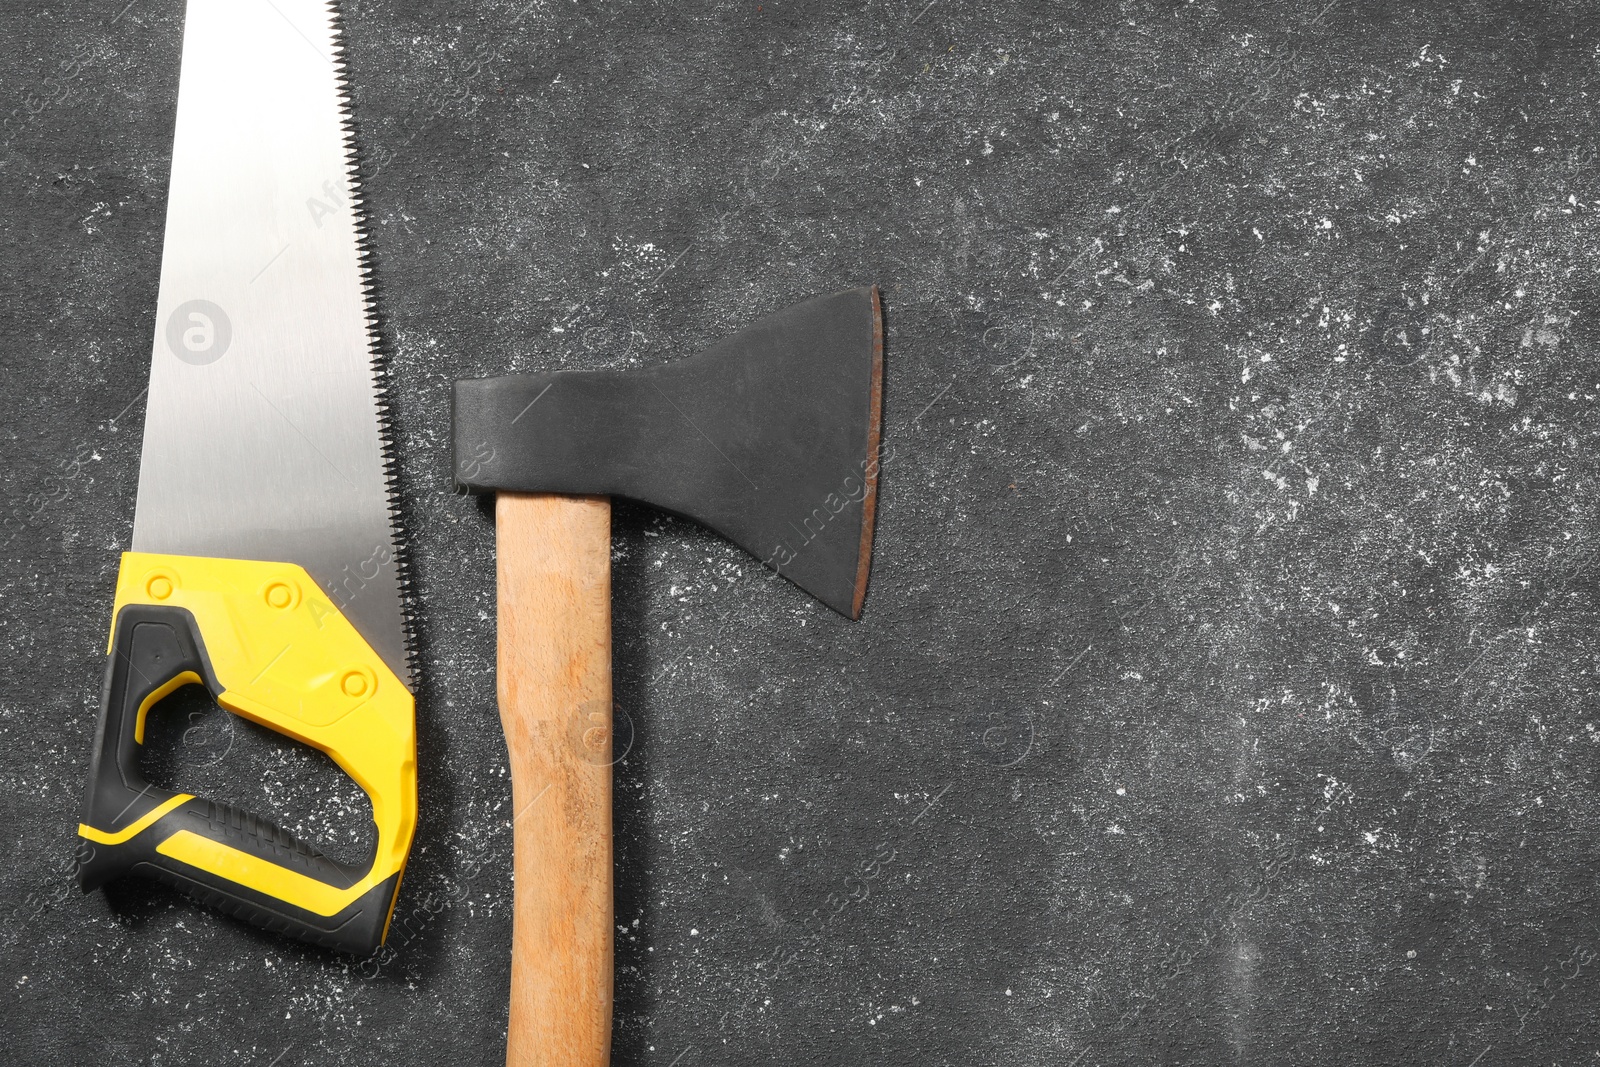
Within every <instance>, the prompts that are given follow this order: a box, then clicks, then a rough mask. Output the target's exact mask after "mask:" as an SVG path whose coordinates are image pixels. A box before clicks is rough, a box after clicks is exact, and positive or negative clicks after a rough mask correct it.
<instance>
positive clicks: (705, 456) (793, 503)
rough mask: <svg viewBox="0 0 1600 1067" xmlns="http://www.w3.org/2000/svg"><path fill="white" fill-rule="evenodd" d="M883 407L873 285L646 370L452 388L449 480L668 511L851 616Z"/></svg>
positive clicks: (865, 546) (862, 579)
mask: <svg viewBox="0 0 1600 1067" xmlns="http://www.w3.org/2000/svg"><path fill="white" fill-rule="evenodd" d="M882 407H883V314H882V310H881V308H880V306H879V303H878V290H877V287H876V286H871V287H867V288H863V289H851V290H848V291H846V292H842V293H834V294H832V295H829V296H819V297H816V298H814V299H811V300H807V301H805V302H804V303H800V304H796V305H794V306H793V307H789V308H786V309H784V310H783V311H780V312H778V313H777V314H775V315H769V316H767V317H766V318H764V319H762V320H761V321H759V322H757V323H756V324H755V325H753V326H749V327H747V328H746V329H744V330H741V331H739V332H738V333H736V334H734V335H733V336H732V337H730V338H728V339H727V340H725V341H723V342H721V343H720V344H718V345H716V346H715V347H713V348H712V349H710V350H709V351H707V352H703V353H701V354H700V355H698V356H693V357H691V358H689V359H683V360H678V361H676V362H673V363H666V364H663V365H661V366H657V367H650V368H646V369H642V370H628V371H617V370H602V371H555V372H552V373H547V374H508V375H503V376H501V377H496V378H473V379H467V380H463V381H458V382H456V387H455V404H454V421H455V434H454V436H455V458H456V463H455V481H456V485H457V487H458V488H461V489H464V490H467V491H469V492H499V491H506V492H518V493H570V494H574V495H582V496H591V495H592V496H620V497H627V498H628V499H631V500H638V501H642V502H644V503H647V504H652V505H654V506H656V507H659V508H664V509H666V510H667V511H672V512H676V513H677V514H679V515H683V516H686V517H688V518H691V519H694V520H696V521H697V522H700V523H703V524H704V525H706V526H709V527H711V529H713V530H716V531H717V532H718V533H720V534H722V535H723V536H724V537H727V538H728V539H729V540H731V541H733V542H734V543H735V544H737V545H740V546H741V547H743V548H745V549H746V550H748V551H749V552H751V553H752V554H754V555H755V556H756V557H757V558H758V559H760V560H761V561H762V562H763V563H765V564H767V565H768V566H769V567H772V568H773V569H774V570H776V571H777V572H778V573H779V574H781V575H783V576H784V577H785V578H788V579H789V580H790V581H791V582H793V583H794V584H795V585H798V586H799V587H800V588H801V589H804V590H805V591H806V592H808V593H810V594H811V595H812V596H815V597H816V598H817V599H818V600H821V601H822V602H823V603H824V604H826V605H828V606H829V607H830V608H833V609H834V610H835V611H838V612H840V613H841V614H843V615H846V616H848V617H850V618H852V619H854V618H858V617H859V616H860V614H861V601H862V598H863V597H864V596H865V595H866V590H867V570H868V565H869V563H870V561H871V558H872V524H873V512H874V509H875V506H876V503H877V492H878V442H879V430H880V422H879V418H880V412H881V410H882Z"/></svg>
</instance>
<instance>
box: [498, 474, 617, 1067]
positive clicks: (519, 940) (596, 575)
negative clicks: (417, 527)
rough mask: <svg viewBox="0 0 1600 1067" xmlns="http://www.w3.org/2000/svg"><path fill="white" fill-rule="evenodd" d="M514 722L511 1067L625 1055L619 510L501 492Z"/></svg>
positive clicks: (599, 1061) (508, 715) (595, 1064)
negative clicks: (615, 823) (614, 777)
mask: <svg viewBox="0 0 1600 1067" xmlns="http://www.w3.org/2000/svg"><path fill="white" fill-rule="evenodd" d="M495 540H496V549H497V553H498V557H499V566H498V570H499V696H500V722H501V724H502V725H503V726H504V727H505V732H506V748H507V749H508V750H509V751H510V755H511V796H512V801H513V806H514V811H515V821H514V829H513V833H514V837H515V841H516V896H515V903H514V905H513V917H512V928H511V1024H510V1030H509V1033H508V1035H507V1041H506V1063H507V1065H508V1067H535V1065H537V1067H604V1065H605V1064H606V1063H607V1061H608V1060H609V1058H610V1053H611V968H612V955H611V947H612V901H611V502H610V501H609V500H608V499H607V498H605V497H572V496H550V495H545V494H528V493H501V494H500V495H499V496H498V497H497V498H496V501H495Z"/></svg>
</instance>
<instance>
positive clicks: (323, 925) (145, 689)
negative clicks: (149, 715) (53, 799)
mask: <svg viewBox="0 0 1600 1067" xmlns="http://www.w3.org/2000/svg"><path fill="white" fill-rule="evenodd" d="M185 672H188V673H192V674H193V675H195V676H197V677H198V678H200V680H201V682H202V683H203V684H204V685H205V687H206V688H207V690H209V691H210V693H211V694H212V696H213V697H215V696H216V695H217V694H218V693H220V692H221V686H220V685H218V683H217V680H216V676H215V675H214V674H213V673H212V669H211V664H210V661H209V660H208V659H207V658H206V652H205V645H204V642H203V641H202V640H201V637H200V631H199V627H198V626H197V625H196V624H195V620H194V616H193V615H191V614H190V613H189V612H188V611H186V610H185V609H183V608H178V607H161V606H155V605H144V604H130V605H128V606H126V607H124V608H123V609H122V610H121V611H120V612H118V614H117V619H116V623H115V628H114V630H113V635H112V641H111V654H110V657H109V662H108V664H107V666H106V680H105V687H104V689H103V690H102V692H101V698H100V723H99V727H98V729H97V730H96V732H95V742H94V754H93V757H92V761H91V763H90V766H89V791H88V796H87V797H86V798H85V800H84V808H83V822H84V823H85V824H87V825H88V826H89V827H91V828H93V829H94V830H95V831H98V832H99V833H100V834H102V835H108V836H115V835H118V834H119V833H121V832H122V831H124V830H125V829H126V828H128V827H131V826H133V825H134V824H136V823H138V822H139V821H140V820H141V819H143V818H145V817H146V816H148V815H149V814H150V813H151V812H153V811H155V810H156V809H158V808H160V807H162V806H163V805H165V804H167V803H169V802H170V801H172V800H173V799H174V798H175V797H178V796H181V795H182V794H178V793H173V792H171V791H170V790H166V789H162V788H159V787H157V786H154V785H151V784H149V783H147V782H145V781H144V780H143V779H142V778H141V777H140V775H139V769H138V753H139V747H140V746H139V741H138V738H137V736H136V732H137V728H138V719H139V708H140V706H141V705H142V704H143V703H144V702H145V700H146V699H147V698H148V697H149V696H150V695H151V694H152V693H155V692H156V691H158V690H159V689H161V688H162V687H163V686H166V685H167V684H169V683H170V682H171V681H172V680H173V679H176V678H178V677H180V676H182V675H183V674H184V673H185ZM183 830H187V831H188V832H190V833H192V834H198V835H199V836H201V837H204V838H207V839H209V840H211V841H215V842H217V843H218V844H222V845H226V846H227V847H228V848H230V849H236V850H238V851H240V852H243V853H247V854H249V855H251V856H254V857H256V858H258V859H261V860H265V861H267V862H269V863H272V864H276V865H277V866H279V867H283V868H286V869H288V870H291V871H294V872H295V873H297V874H301V875H304V876H306V877H308V878H312V879H315V880H316V881H318V882H321V883H323V884H325V885H327V886H330V887H332V888H334V889H340V890H347V889H349V888H351V887H352V886H354V885H355V884H356V883H357V882H360V881H361V880H362V878H363V877H365V876H366V873H367V870H368V867H365V866H363V867H355V866H351V865H347V864H343V863H340V862H338V861H337V860H334V859H331V858H329V857H327V856H324V855H323V854H322V853H320V852H318V851H317V850H316V849H315V848H313V847H312V846H311V845H309V844H307V843H306V842H304V841H300V840H298V839H297V838H295V837H294V835H293V834H291V833H289V832H288V831H287V830H284V829H283V828H282V827H280V826H277V825H275V824H274V823H272V822H270V821H269V820H267V819H263V818H261V817H259V816H257V815H253V814H251V813H250V812H247V811H244V810H242V809H240V808H236V807H233V806H231V805H228V804H221V803H218V802H216V801H211V800H205V799H202V798H200V797H192V798H190V799H188V800H186V801H184V802H182V803H181V804H178V805H176V806H175V807H173V808H171V809H170V810H169V811H166V812H165V813H164V814H162V815H161V816H160V817H159V818H157V819H155V820H154V821H153V822H151V823H150V824H149V825H147V826H144V827H142V828H140V829H139V830H138V831H137V832H136V833H134V834H133V835H132V836H131V837H129V838H128V839H127V840H125V841H119V842H116V843H114V844H105V843H103V842H101V841H95V840H93V839H92V838H86V839H85V840H84V841H82V842H80V845H81V846H82V847H81V848H80V858H81V859H83V862H81V863H80V865H79V867H78V882H79V885H81V886H82V887H83V890H84V892H89V891H91V890H94V889H97V888H99V887H100V886H101V885H104V884H105V883H106V882H108V881H110V880H111V879H113V878H117V877H120V876H122V875H125V874H131V875H138V876H142V877H147V878H155V879H158V880H160V881H162V882H165V883H167V884H168V885H171V886H174V887H176V888H178V889H181V890H183V891H184V892H186V893H189V894H190V895H192V896H194V897H196V898H197V899H199V900H201V901H202V902H204V903H206V904H208V905H210V906H212V907H214V908H217V909H218V910H220V911H223V912H225V913H227V914H229V915H235V916H238V917H239V918H241V919H245V920H246V921H248V922H251V923H254V924H255V925H257V926H261V927H264V928H266V929H268V930H271V931H273V932H275V933H281V934H286V935H288V936H290V937H294V938H298V939H300V940H302V941H309V942H311V943H312V944H315V945H322V946H325V947H327V948H334V949H340V950H342V951H345V952H353V953H356V954H362V955H364V954H366V953H368V952H371V951H372V950H374V949H376V948H377V947H378V945H379V944H381V943H382V941H383V933H384V927H385V926H386V925H387V923H388V918H389V910H390V907H391V905H392V903H393V901H394V896H395V891H396V890H397V889H398V884H397V883H398V881H399V877H400V876H399V875H395V876H393V877H391V878H389V879H387V880H385V881H383V882H381V883H379V884H378V885H375V886H374V887H373V888H372V889H370V890H369V891H367V892H366V893H364V894H362V895H361V896H360V897H359V898H357V899H356V900H355V901H354V902H353V903H351V904H349V905H347V906H346V907H345V908H343V909H342V910H341V911H339V912H337V913H336V914H334V915H319V914H317V913H316V912H314V911H309V910H307V909H306V908H303V907H300V906H298V905H295V904H292V903H290V902H289V901H286V900H282V899H280V898H278V897H275V896H271V895H269V894H267V893H263V892H259V891H257V890H255V889H252V888H249V887H247V886H244V885H241V884H239V883H238V882H235V881H233V880H231V879H229V878H227V877H225V876H223V875H221V874H218V873H216V872H213V871H210V870H206V869H204V868H201V867H195V866H191V865H189V864H187V863H184V862H181V861H179V860H177V859H175V858H173V857H172V856H168V855H164V854H162V853H161V852H160V851H158V849H159V846H160V845H161V843H162V842H163V841H166V840H167V839H168V838H170V837H172V835H174V834H176V833H178V832H179V831H183ZM84 857H86V858H84Z"/></svg>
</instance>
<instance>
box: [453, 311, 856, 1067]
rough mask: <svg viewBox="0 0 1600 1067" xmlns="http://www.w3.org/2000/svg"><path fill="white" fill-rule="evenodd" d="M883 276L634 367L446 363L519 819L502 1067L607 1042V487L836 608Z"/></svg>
mask: <svg viewBox="0 0 1600 1067" xmlns="http://www.w3.org/2000/svg"><path fill="white" fill-rule="evenodd" d="M882 382H883V316H882V311H881V308H880V306H879V302H878V291H877V289H876V287H870V288H863V289H853V290H849V291H846V292H842V293H835V294H832V295H829V296H821V297H816V298H814V299H812V300H808V301H805V302H804V303H801V304H797V305H794V306H793V307H790V308H787V309H785V310H783V311H780V312H778V313H776V314H774V315H770V316H768V317H767V318H764V319H761V320H760V321H758V322H756V323H755V324H754V325H752V326H749V327H747V328H745V329H744V330H742V331H740V332H739V333H737V334H735V335H734V336H732V337H730V338H728V339H727V340H725V341H723V342H721V343H720V344H718V345H716V346H715V347H713V348H711V349H710V350H708V351H706V352H704V353H702V354H700V355H698V356H694V357H691V358H688V359H683V360H679V361H677V362H673V363H667V364H664V365H662V366H657V367H651V368H648V369H644V370H630V371H615V370H601V371H589V372H574V371H556V372H553V373H547V374H515V375H505V376H501V377H494V378H476V379H470V380H465V381H459V382H457V383H456V386H455V395H454V410H453V416H454V449H455V480H456V484H457V487H458V488H461V489H465V490H467V491H471V492H493V493H496V494H498V496H497V497H496V499H495V545H496V553H497V556H498V563H497V581H498V604H499V607H498V612H497V625H498V629H499V635H498V668H497V669H498V697H499V703H500V721H501V725H502V726H503V727H504V729H505V735H506V748H507V750H508V752H509V755H510V765H511V794H512V803H513V810H514V812H515V817H514V821H513V837H514V840H515V877H516V888H515V901H514V905H513V918H512V934H511V1015H510V1027H509V1030H508V1037H507V1048H506V1063H507V1064H508V1065H510V1067H525V1065H534V1064H537V1065H540V1067H555V1065H560V1067H597V1065H603V1064H605V1063H606V1062H607V1060H608V1058H609V1056H610V1048H611V998H612V988H611V980H612V931H613V929H614V926H613V913H612V881H611V879H612V866H611V708H612V704H611V502H610V499H609V498H610V497H613V496H621V497H627V498H629V499H632V500H637V501H641V502H644V503H647V504H652V505H655V506H657V507H660V508H664V509H666V510H667V511H671V512H675V513H676V514H679V515H682V516H685V517H687V518H690V519H694V520H695V521H697V522H700V523H701V524H703V525H705V526H709V527H710V528H711V529H713V530H716V531H717V532H719V533H721V534H722V535H724V536H725V537H727V538H728V539H730V540H731V541H733V542H734V543H735V544H738V545H740V546H742V547H743V548H745V549H747V550H748V551H750V552H751V553H753V554H754V555H756V556H757V557H759V558H760V559H761V560H762V562H764V563H765V564H767V565H768V566H769V567H771V568H773V569H774V570H776V571H777V572H778V573H779V574H781V575H783V576H784V577H785V578H788V579H789V580H790V581H791V582H793V583H794V584H795V585H797V586H799V587H800V588H801V589H804V590H805V591H806V592H808V593H810V594H812V595H813V596H815V597H816V598H817V599H819V600H821V601H822V602H823V603H824V604H827V605H828V606H829V607H831V608H833V609H834V610H835V611H838V612H840V613H841V614H843V615H846V616H848V617H849V618H852V619H854V618H858V617H859V616H860V614H861V601H862V598H863V597H864V596H865V594H866V587H867V571H868V566H869V563H870V561H871V556H872V526H873V512H874V507H875V504H876V501H877V484H878V439H879V428H880V426H879V416H880V412H881V410H882V394H883V389H882Z"/></svg>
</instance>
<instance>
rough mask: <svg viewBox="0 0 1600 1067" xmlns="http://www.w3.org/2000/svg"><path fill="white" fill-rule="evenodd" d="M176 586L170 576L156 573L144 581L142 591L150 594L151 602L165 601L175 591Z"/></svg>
mask: <svg viewBox="0 0 1600 1067" xmlns="http://www.w3.org/2000/svg"><path fill="white" fill-rule="evenodd" d="M177 587H178V584H177V583H176V582H174V581H173V580H172V576H171V575H170V574H164V573H162V572H160V571H157V572H156V573H155V574H152V575H151V576H150V577H149V578H147V579H145V583H144V591H145V592H147V593H149V594H150V598H151V599H152V600H165V599H167V598H168V597H169V596H171V595H172V593H173V591H174V590H175V589H177Z"/></svg>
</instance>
